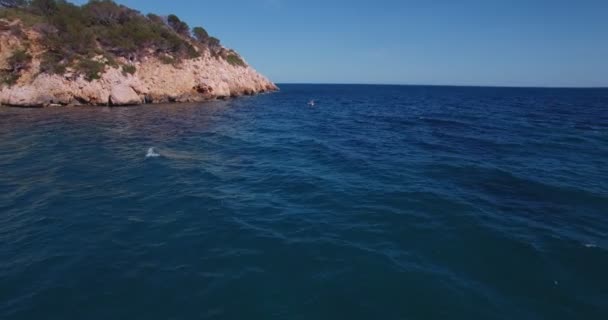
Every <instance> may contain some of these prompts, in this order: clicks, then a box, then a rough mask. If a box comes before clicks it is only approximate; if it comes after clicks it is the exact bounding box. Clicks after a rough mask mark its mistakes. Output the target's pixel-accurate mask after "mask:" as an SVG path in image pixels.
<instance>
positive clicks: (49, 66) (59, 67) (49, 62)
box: [40, 51, 67, 74]
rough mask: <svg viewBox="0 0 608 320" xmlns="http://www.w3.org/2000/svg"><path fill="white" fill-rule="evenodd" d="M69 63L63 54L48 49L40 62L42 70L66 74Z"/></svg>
mask: <svg viewBox="0 0 608 320" xmlns="http://www.w3.org/2000/svg"><path fill="white" fill-rule="evenodd" d="M66 68H67V63H66V61H65V60H64V58H63V56H62V55H61V54H59V53H57V52H52V51H47V52H45V53H44V55H43V56H42V60H41V62H40V72H44V73H48V74H64V73H65V71H66Z"/></svg>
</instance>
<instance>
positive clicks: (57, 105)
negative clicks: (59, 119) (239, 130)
mask: <svg viewBox="0 0 608 320" xmlns="http://www.w3.org/2000/svg"><path fill="white" fill-rule="evenodd" d="M275 87H276V88H275V89H272V90H262V91H259V92H254V93H251V94H238V95H230V96H217V97H203V98H201V99H190V100H180V101H171V99H166V100H157V101H153V102H143V103H137V104H86V103H73V104H60V103H49V104H45V105H11V104H5V103H0V108H6V109H48V108H130V107H142V106H152V105H178V104H188V103H206V102H213V101H229V100H235V99H239V98H243V97H255V96H259V95H265V94H272V93H276V92H279V91H280V88H279V87H278V86H276V85H275Z"/></svg>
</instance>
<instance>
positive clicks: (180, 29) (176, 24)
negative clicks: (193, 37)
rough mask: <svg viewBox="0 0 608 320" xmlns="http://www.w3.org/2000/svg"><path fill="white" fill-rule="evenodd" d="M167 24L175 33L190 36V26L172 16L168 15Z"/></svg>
mask: <svg viewBox="0 0 608 320" xmlns="http://www.w3.org/2000/svg"><path fill="white" fill-rule="evenodd" d="M167 23H168V24H169V26H170V27H171V28H172V29H173V30H174V31H175V32H177V33H179V34H181V35H182V36H190V26H188V24H187V23H185V22H183V21H182V20H180V18H178V17H177V16H176V15H174V14H170V15H169V16H168V17H167Z"/></svg>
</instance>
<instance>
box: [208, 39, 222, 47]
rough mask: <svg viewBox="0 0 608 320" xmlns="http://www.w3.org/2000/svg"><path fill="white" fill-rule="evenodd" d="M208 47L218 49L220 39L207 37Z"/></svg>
mask: <svg viewBox="0 0 608 320" xmlns="http://www.w3.org/2000/svg"><path fill="white" fill-rule="evenodd" d="M208 43H209V46H210V47H212V48H214V47H219V46H220V39H218V38H216V37H209V40H208Z"/></svg>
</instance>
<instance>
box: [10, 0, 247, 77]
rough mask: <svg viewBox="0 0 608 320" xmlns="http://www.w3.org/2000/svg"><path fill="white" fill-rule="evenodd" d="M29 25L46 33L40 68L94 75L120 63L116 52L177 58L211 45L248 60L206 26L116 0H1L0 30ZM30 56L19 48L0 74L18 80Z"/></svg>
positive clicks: (219, 54)
mask: <svg viewBox="0 0 608 320" xmlns="http://www.w3.org/2000/svg"><path fill="white" fill-rule="evenodd" d="M2 21H4V22H2ZM15 21H19V23H13V22H15ZM26 30H35V31H36V32H38V33H39V34H41V35H42V37H40V42H41V43H40V45H41V46H42V47H43V48H44V53H43V54H42V56H41V65H40V71H41V72H45V73H51V74H53V73H57V74H63V73H65V72H66V71H67V70H68V69H70V70H73V71H74V72H75V73H76V74H80V75H83V76H85V78H87V79H89V80H94V79H97V78H99V75H100V74H101V73H102V72H103V71H104V69H105V67H106V66H108V65H111V66H116V67H117V66H118V64H117V63H116V58H117V57H122V58H125V59H126V60H127V61H137V60H139V59H141V58H143V57H147V56H154V57H157V58H159V59H160V60H161V61H163V62H165V63H171V64H176V63H179V62H181V61H182V60H184V59H193V58H197V57H199V56H201V54H202V53H204V52H206V51H208V52H210V54H211V55H212V56H213V57H215V58H218V59H224V60H226V61H227V62H228V63H230V64H231V65H234V66H246V64H245V62H244V61H243V60H242V59H241V57H240V56H239V55H238V54H236V53H235V52H234V51H231V50H227V49H225V48H223V47H222V46H221V45H220V41H219V40H218V39H217V38H214V37H211V36H209V34H208V33H207V31H206V30H205V29H203V28H202V27H195V28H193V29H192V30H191V29H190V27H189V26H188V24H187V23H185V22H184V21H182V20H180V19H179V18H178V17H177V16H175V15H169V16H167V17H161V16H158V15H154V14H149V15H147V16H144V15H142V14H141V13H139V12H138V11H136V10H133V9H130V8H128V7H125V6H123V5H119V4H116V3H115V2H113V1H111V0H91V1H89V2H88V3H87V4H85V5H82V6H77V5H74V4H71V3H69V2H67V1H65V0H31V1H26V0H0V32H10V33H12V34H13V35H15V36H16V37H23V36H24V32H25V31H26ZM25 44H26V45H27V43H25ZM31 59H32V57H31V56H30V55H29V54H28V50H27V48H25V49H24V50H23V53H19V52H15V53H14V55H13V57H12V58H11V59H9V61H7V62H8V64H9V67H8V68H7V70H3V71H2V72H1V74H0V77H1V79H0V80H1V81H2V82H4V83H7V84H12V83H14V82H15V81H16V80H17V79H18V78H19V75H20V73H21V71H22V70H25V69H27V68H28V65H27V64H28V62H29V61H31ZM123 61H124V60H123ZM122 70H123V72H125V73H131V74H132V73H134V72H135V69H134V67H130V66H122Z"/></svg>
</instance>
